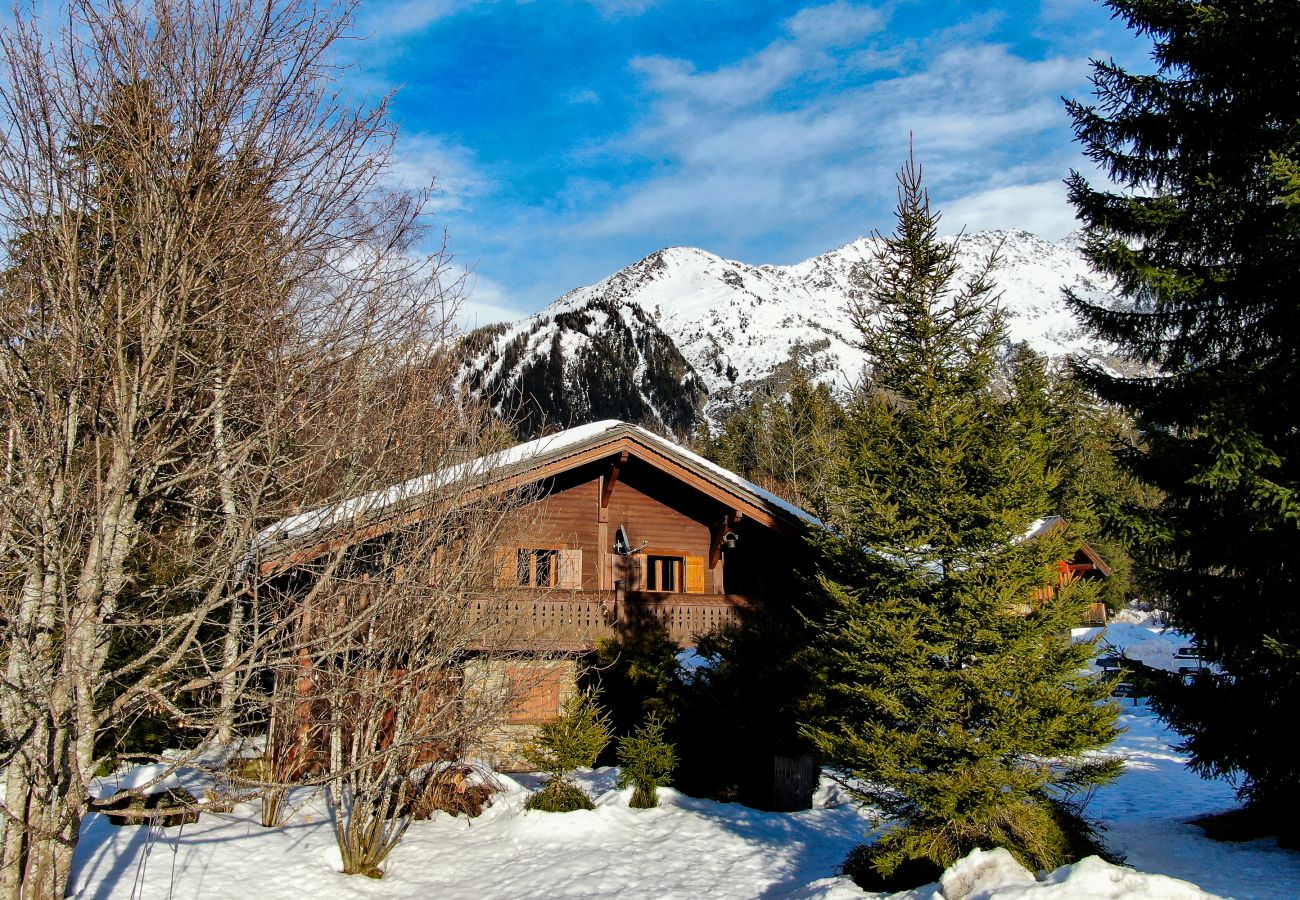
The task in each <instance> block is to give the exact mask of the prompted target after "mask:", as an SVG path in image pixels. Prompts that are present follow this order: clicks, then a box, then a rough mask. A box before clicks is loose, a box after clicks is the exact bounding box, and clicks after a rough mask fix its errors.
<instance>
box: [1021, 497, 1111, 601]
mask: <svg viewBox="0 0 1300 900" xmlns="http://www.w3.org/2000/svg"><path fill="white" fill-rule="evenodd" d="M1067 525H1068V523H1067V522H1066V521H1065V519H1063V518H1062V517H1060V516H1047V517H1046V518H1043V519H1039V520H1038V521H1036V522H1034V523H1033V525H1032V526H1030V528H1029V531H1028V533H1027V534H1026V538H1027V539H1029V540H1033V539H1034V538H1038V537H1043V536H1045V535H1048V534H1051V533H1053V532H1056V531H1059V530H1061V529H1063V528H1066V527H1067ZM1110 575H1111V568H1110V565H1109V564H1107V562H1106V560H1104V559H1102V557H1101V554H1100V553H1098V552H1097V551H1096V550H1094V549H1093V547H1092V545H1091V544H1089V543H1088V542H1087V541H1084V540H1080V541H1079V546H1078V547H1077V548H1076V549H1075V551H1074V555H1073V556H1071V557H1069V558H1068V559H1063V560H1060V561H1059V562H1057V564H1056V585H1055V586H1054V587H1050V588H1044V589H1043V590H1042V591H1040V592H1039V595H1038V597H1036V598H1035V599H1037V600H1038V601H1040V602H1041V601H1045V600H1050V599H1051V598H1052V597H1053V596H1054V595H1055V594H1056V591H1057V590H1058V589H1059V588H1060V587H1062V586H1064V585H1066V584H1069V583H1070V582H1072V581H1075V580H1078V579H1084V580H1090V581H1100V580H1104V579H1106V578H1109V577H1110ZM1106 622H1107V612H1106V604H1105V603H1093V604H1090V605H1089V607H1088V610H1087V612H1086V613H1085V614H1084V624H1085V625H1105V624H1106Z"/></svg>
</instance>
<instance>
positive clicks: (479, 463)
mask: <svg viewBox="0 0 1300 900" xmlns="http://www.w3.org/2000/svg"><path fill="white" fill-rule="evenodd" d="M624 436H627V437H631V438H632V439H633V440H635V441H639V442H640V443H642V444H646V445H649V446H650V447H652V448H653V449H655V450H658V451H659V452H661V453H664V454H666V455H668V456H670V457H672V458H673V459H674V460H675V461H677V462H678V463H680V464H682V465H684V466H685V467H687V468H689V469H692V470H694V471H696V472H697V473H699V474H701V475H703V476H704V477H706V478H708V479H709V480H710V481H712V482H714V483H715V484H720V485H722V486H724V487H727V488H729V489H731V490H732V492H733V493H739V494H741V495H748V497H749V498H750V499H751V500H752V501H753V502H756V503H758V504H759V505H761V506H766V507H768V508H775V509H777V510H779V511H780V512H782V513H784V514H785V515H786V517H788V518H792V519H795V520H799V521H802V522H806V523H808V524H810V525H815V526H818V527H822V523H821V522H820V521H819V520H818V519H817V518H816V517H814V516H812V515H810V514H809V513H807V512H805V511H804V510H802V509H800V508H799V507H797V506H795V505H794V504H792V503H789V502H787V501H785V500H782V499H781V498H780V497H778V496H776V495H775V494H773V493H771V492H770V491H766V490H764V489H763V488H761V487H759V486H758V485H756V484H754V483H753V482H751V481H748V480H746V479H744V478H741V477H740V476H739V475H737V474H736V473H734V472H731V471H728V470H727V469H724V468H723V467H722V466H719V465H717V464H716V463H713V462H710V461H709V460H707V459H705V458H704V457H702V456H700V455H698V454H696V453H692V452H691V451H689V450H687V449H686V448H684V447H681V446H679V445H677V444H675V443H673V442H672V441H670V440H668V439H667V438H663V437H660V436H659V435H657V434H654V433H653V432H650V431H647V430H646V429H644V428H641V427H639V426H637V425H632V424H629V423H627V422H621V421H619V420H617V419H604V420H602V421H599V422H592V423H590V424H588V425H579V426H577V427H575V428H569V429H567V430H565V431H560V432H557V433H555V434H551V435H547V436H546V437H540V438H537V439H536V440H532V441H528V442H527V443H523V444H519V445H517V446H514V447H511V448H509V449H507V450H502V451H500V452H498V453H492V454H488V455H487V456H481V457H479V458H477V459H473V460H470V461H468V462H464V463H458V464H457V465H454V466H448V467H446V468H443V469H439V470H438V471H436V472H431V473H429V474H427V475H420V476H417V477H416V478H412V479H410V480H409V481H404V482H402V483H400V484H395V485H392V486H391V487H387V488H382V489H380V490H377V491H371V492H370V493H368V494H362V495H361V496H359V497H354V498H352V499H350V500H344V501H342V502H340V503H335V504H331V505H329V506H323V507H320V508H319V509H314V510H309V511H307V512H303V513H299V514H297V515H293V516H288V517H287V518H284V519H281V520H280V521H278V522H276V523H275V524H273V525H271V526H269V527H267V528H264V529H263V530H262V531H261V532H260V533H259V534H258V536H257V538H256V540H255V542H254V547H255V548H256V549H263V548H265V547H267V546H269V545H271V544H276V543H281V542H284V541H292V540H295V539H298V538H302V537H306V536H308V535H310V534H313V533H315V532H318V531H321V530H324V529H327V528H334V527H339V526H348V525H356V524H359V523H361V522H365V521H369V520H372V519H374V518H376V517H378V516H381V515H383V514H384V513H385V512H388V511H390V510H395V509H398V508H400V507H402V506H405V505H407V504H409V503H412V502H414V501H417V500H419V498H421V497H423V496H426V495H428V494H430V493H432V492H434V491H436V490H438V489H440V488H443V487H449V486H451V485H454V484H459V483H461V482H463V481H465V480H483V481H495V480H498V479H500V478H504V477H508V476H511V475H515V474H517V473H519V472H522V471H526V470H527V469H529V468H533V467H535V466H539V465H541V464H543V463H545V462H550V461H552V460H555V459H560V458H563V457H565V456H569V455H572V454H575V453H578V452H580V451H582V450H584V449H586V448H587V447H592V446H597V445H599V444H601V443H604V442H609V441H613V440H616V439H617V438H619V437H624Z"/></svg>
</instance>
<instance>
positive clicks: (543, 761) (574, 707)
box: [523, 691, 610, 812]
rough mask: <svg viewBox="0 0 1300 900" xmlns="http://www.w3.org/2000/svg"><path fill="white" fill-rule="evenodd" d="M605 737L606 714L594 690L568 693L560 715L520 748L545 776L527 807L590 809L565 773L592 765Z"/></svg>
mask: <svg viewBox="0 0 1300 900" xmlns="http://www.w3.org/2000/svg"><path fill="white" fill-rule="evenodd" d="M609 738H610V731H609V714H608V713H606V712H605V711H603V710H602V709H601V708H600V704H599V703H597V697H596V693H595V692H594V691H582V692H575V693H573V694H571V695H569V697H568V698H567V699H566V700H565V701H564V706H563V708H562V709H561V710H560V714H559V715H558V716H556V718H555V719H554V720H552V721H550V722H547V723H546V724H544V725H542V726H541V727H540V728H539V729H538V730H537V737H536V739H535V740H534V741H533V742H532V743H531V744H529V745H528V746H527V747H525V748H524V751H523V755H524V759H525V761H527V763H528V764H529V765H530V766H533V767H534V768H536V769H537V770H538V771H539V772H545V773H546V775H547V779H546V784H544V785H543V786H542V789H541V790H540V791H538V792H537V793H535V794H533V795H532V796H531V797H529V798H528V803H527V804H526V806H527V808H528V809H540V810H542V811H544V812H573V811H574V810H575V809H593V808H594V805H593V804H592V802H591V797H589V796H587V792H586V791H584V790H583V789H582V788H580V787H578V786H577V785H576V784H574V783H573V782H572V781H570V780H569V776H570V775H571V774H572V773H573V772H574V771H576V770H578V769H582V768H589V767H590V766H592V765H594V764H595V762H596V757H598V756H600V751H602V750H604V749H605V745H606V744H608V743H609Z"/></svg>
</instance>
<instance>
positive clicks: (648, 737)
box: [618, 713, 677, 809]
mask: <svg viewBox="0 0 1300 900" xmlns="http://www.w3.org/2000/svg"><path fill="white" fill-rule="evenodd" d="M618 761H619V765H620V766H621V767H622V770H621V771H620V772H619V775H618V786H619V787H620V788H628V787H630V788H632V797H631V799H630V800H629V801H628V806H630V807H632V808H633V809H653V808H654V807H656V806H658V805H659V788H661V787H666V786H667V785H668V784H669V783H670V782H669V776H670V775H672V773H673V769H675V768H677V751H676V750H674V749H673V745H672V744H670V743H668V738H667V736H666V735H665V734H664V723H663V720H662V719H660V718H659V717H658V716H657V715H655V714H654V713H651V714H650V715H649V716H647V717H646V720H645V721H644V722H643V723H641V726H640V727H639V728H637V730H636V731H635V732H633V733H632V734H629V735H625V736H623V737H621V738H619V740H618Z"/></svg>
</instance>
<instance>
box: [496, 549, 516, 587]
mask: <svg viewBox="0 0 1300 900" xmlns="http://www.w3.org/2000/svg"><path fill="white" fill-rule="evenodd" d="M518 586H519V550H518V549H517V548H515V547H502V548H500V549H499V550H497V587H518Z"/></svg>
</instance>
